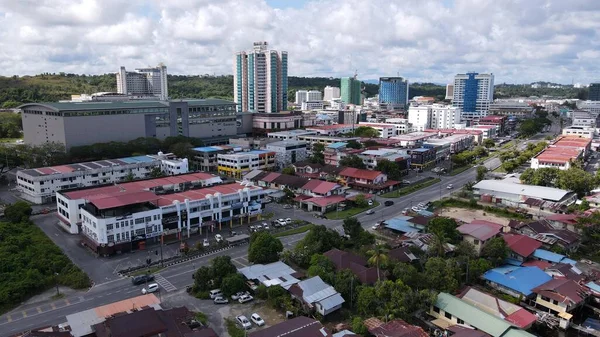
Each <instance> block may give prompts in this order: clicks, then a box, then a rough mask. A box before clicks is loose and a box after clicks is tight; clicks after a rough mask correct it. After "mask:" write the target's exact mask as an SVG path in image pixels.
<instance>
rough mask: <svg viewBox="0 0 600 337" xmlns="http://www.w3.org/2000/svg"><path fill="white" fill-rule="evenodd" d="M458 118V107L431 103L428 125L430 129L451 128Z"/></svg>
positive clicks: (458, 121)
mask: <svg viewBox="0 0 600 337" xmlns="http://www.w3.org/2000/svg"><path fill="white" fill-rule="evenodd" d="M460 120H461V119H460V108H457V107H453V106H450V105H443V104H433V105H431V118H430V123H431V125H430V127H431V128H432V129H453V128H454V125H455V124H459V123H460Z"/></svg>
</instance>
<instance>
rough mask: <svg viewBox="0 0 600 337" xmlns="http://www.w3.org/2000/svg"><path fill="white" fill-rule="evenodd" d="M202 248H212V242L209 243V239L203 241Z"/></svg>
mask: <svg viewBox="0 0 600 337" xmlns="http://www.w3.org/2000/svg"><path fill="white" fill-rule="evenodd" d="M202 246H203V247H209V246H210V242H208V239H204V241H202Z"/></svg>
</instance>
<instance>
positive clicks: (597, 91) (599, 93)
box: [588, 83, 600, 101]
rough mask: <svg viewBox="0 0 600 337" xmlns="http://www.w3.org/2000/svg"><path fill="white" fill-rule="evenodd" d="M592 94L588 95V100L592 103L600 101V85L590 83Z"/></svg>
mask: <svg viewBox="0 0 600 337" xmlns="http://www.w3.org/2000/svg"><path fill="white" fill-rule="evenodd" d="M589 89H590V93H589V95H588V100H590V101H600V83H590V88H589Z"/></svg>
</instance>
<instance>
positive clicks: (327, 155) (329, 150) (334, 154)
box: [323, 142, 348, 166]
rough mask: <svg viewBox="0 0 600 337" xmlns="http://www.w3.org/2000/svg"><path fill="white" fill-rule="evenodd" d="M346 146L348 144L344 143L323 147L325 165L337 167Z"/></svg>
mask: <svg viewBox="0 0 600 337" xmlns="http://www.w3.org/2000/svg"><path fill="white" fill-rule="evenodd" d="M347 145H348V143H346V142H337V143H333V144H329V145H327V146H325V151H323V157H324V159H325V165H334V166H338V165H339V163H340V160H341V159H342V157H344V152H345V151H346V147H347Z"/></svg>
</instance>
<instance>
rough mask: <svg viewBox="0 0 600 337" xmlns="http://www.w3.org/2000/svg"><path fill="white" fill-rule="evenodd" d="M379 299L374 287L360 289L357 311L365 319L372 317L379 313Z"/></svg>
mask: <svg viewBox="0 0 600 337" xmlns="http://www.w3.org/2000/svg"><path fill="white" fill-rule="evenodd" d="M379 303H380V301H379V298H378V297H377V294H376V293H375V288H374V287H360V290H359V292H358V298H357V300H356V310H357V311H358V312H359V313H360V314H362V315H363V316H365V317H371V316H372V315H374V314H375V312H377V307H379Z"/></svg>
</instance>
